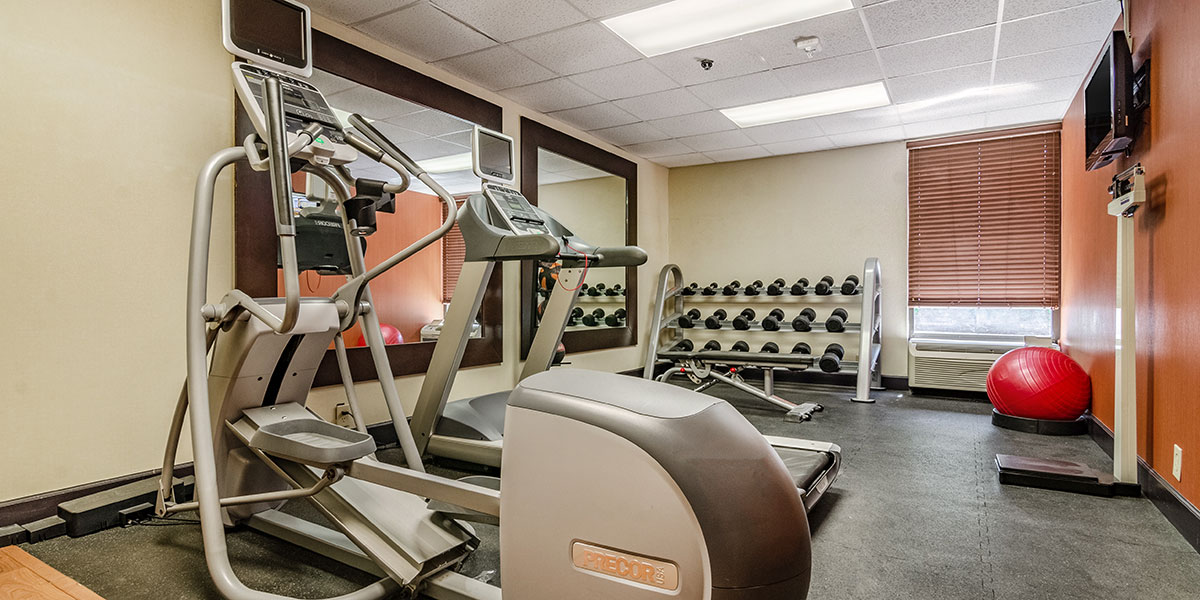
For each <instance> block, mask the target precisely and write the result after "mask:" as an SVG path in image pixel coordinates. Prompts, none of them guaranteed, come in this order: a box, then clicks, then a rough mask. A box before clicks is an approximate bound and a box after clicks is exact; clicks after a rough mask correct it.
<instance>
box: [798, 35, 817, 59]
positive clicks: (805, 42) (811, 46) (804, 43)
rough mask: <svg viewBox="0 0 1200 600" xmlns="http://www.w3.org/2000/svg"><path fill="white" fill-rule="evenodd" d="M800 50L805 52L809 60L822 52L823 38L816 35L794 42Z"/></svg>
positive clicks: (803, 37) (799, 38)
mask: <svg viewBox="0 0 1200 600" xmlns="http://www.w3.org/2000/svg"><path fill="white" fill-rule="evenodd" d="M793 41H794V42H795V44H796V48H797V49H798V50H803V51H804V53H805V54H807V55H808V57H809V58H812V57H813V56H815V55H816V54H817V53H818V52H820V51H821V38H819V37H817V36H815V35H808V36H802V37H798V38H796V39H795V40H793Z"/></svg>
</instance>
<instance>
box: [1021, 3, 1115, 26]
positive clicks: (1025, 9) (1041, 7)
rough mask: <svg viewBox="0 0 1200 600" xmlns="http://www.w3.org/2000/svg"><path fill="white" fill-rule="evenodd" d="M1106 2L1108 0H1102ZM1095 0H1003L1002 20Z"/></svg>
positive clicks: (1029, 15)
mask: <svg viewBox="0 0 1200 600" xmlns="http://www.w3.org/2000/svg"><path fill="white" fill-rule="evenodd" d="M1103 1H1105V2H1107V1H1108V0H1103ZM1092 2H1096V0H1004V20H1005V21H1012V20H1014V19H1022V18H1025V17H1032V16H1033V15H1040V14H1042V13H1048V12H1052V11H1056V10H1063V9H1066V8H1074V7H1076V6H1079V5H1080V4H1089V3H1092Z"/></svg>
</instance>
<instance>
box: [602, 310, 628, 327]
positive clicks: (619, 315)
mask: <svg viewBox="0 0 1200 600" xmlns="http://www.w3.org/2000/svg"><path fill="white" fill-rule="evenodd" d="M604 324H605V325H608V326H609V327H621V326H624V325H625V309H623V308H618V309H617V310H614V311H613V313H612V314H611V315H608V316H607V317H604Z"/></svg>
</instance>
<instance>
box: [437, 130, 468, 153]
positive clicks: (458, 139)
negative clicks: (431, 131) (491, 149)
mask: <svg viewBox="0 0 1200 600" xmlns="http://www.w3.org/2000/svg"><path fill="white" fill-rule="evenodd" d="M437 138H438V139H439V140H446V141H447V142H450V143H452V144H458V145H459V146H462V147H464V148H467V149H470V148H471V131H470V130H468V131H456V132H454V133H447V134H444V135H439V136H437Z"/></svg>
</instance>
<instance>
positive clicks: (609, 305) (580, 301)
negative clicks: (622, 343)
mask: <svg viewBox="0 0 1200 600" xmlns="http://www.w3.org/2000/svg"><path fill="white" fill-rule="evenodd" d="M625 298H626V297H625V296H604V295H601V296H589V295H587V294H580V296H579V297H578V298H576V299H575V306H577V307H579V308H582V309H583V313H584V314H587V313H590V312H592V311H593V310H595V309H597V308H603V309H604V312H605V314H606V315H607V314H609V313H611V312H613V311H614V310H616V309H618V308H625ZM614 305H615V306H614ZM627 310H628V309H627ZM624 326H625V325H624V324H622V325H616V326H610V325H608V324H606V323H605V322H604V321H603V320H601V321H600V323H599V324H597V325H595V326H592V327H589V326H587V325H584V324H583V323H582V322H580V323H579V324H578V325H568V326H567V328H566V331H595V330H597V329H616V328H620V327H624Z"/></svg>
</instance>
